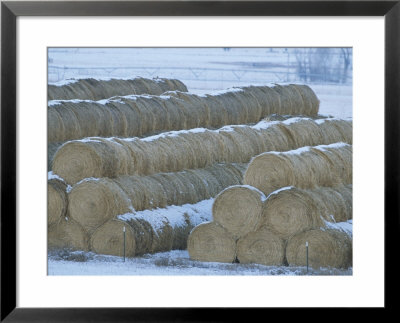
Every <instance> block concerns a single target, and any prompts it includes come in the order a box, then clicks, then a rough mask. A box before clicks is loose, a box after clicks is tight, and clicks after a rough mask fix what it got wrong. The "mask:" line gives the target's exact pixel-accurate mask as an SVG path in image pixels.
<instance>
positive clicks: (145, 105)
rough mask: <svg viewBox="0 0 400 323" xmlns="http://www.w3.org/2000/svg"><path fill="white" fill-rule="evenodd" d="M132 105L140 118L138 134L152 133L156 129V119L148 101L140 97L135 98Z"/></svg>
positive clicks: (154, 111)
mask: <svg viewBox="0 0 400 323" xmlns="http://www.w3.org/2000/svg"><path fill="white" fill-rule="evenodd" d="M133 100H134V102H133V103H130V104H135V105H136V106H137V108H138V109H139V111H140V116H141V127H140V134H141V135H144V134H150V133H153V132H154V131H155V130H156V129H157V119H156V118H157V117H156V116H155V115H154V113H156V110H155V109H154V107H153V106H151V104H149V102H148V100H146V99H145V97H142V96H136V97H135V98H134V99H133Z"/></svg>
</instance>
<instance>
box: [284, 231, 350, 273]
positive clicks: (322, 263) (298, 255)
mask: <svg viewBox="0 0 400 323" xmlns="http://www.w3.org/2000/svg"><path fill="white" fill-rule="evenodd" d="M306 242H308V263H309V266H311V267H312V268H315V269H318V268H321V267H333V268H348V267H351V266H352V237H351V235H349V234H348V233H346V232H344V231H341V230H338V229H313V230H309V231H305V232H300V233H298V234H296V235H294V236H292V237H291V238H290V239H289V240H288V242H287V246H286V258H287V261H288V263H289V265H290V266H305V265H306Z"/></svg>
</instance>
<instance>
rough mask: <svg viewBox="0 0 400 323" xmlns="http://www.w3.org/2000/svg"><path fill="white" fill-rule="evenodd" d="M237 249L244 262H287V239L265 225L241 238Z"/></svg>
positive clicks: (266, 263) (276, 263) (270, 264)
mask: <svg viewBox="0 0 400 323" xmlns="http://www.w3.org/2000/svg"><path fill="white" fill-rule="evenodd" d="M236 249H237V251H236V252H237V258H238V260H239V262H240V263H242V264H250V263H256V264H262V265H266V266H282V265H283V264H284V262H285V241H284V240H283V239H281V238H279V237H278V236H277V235H276V234H274V233H272V232H271V231H270V230H268V228H266V227H265V226H263V227H261V228H259V229H258V230H257V231H254V232H249V233H248V234H247V235H246V236H244V237H242V238H240V239H239V240H238V242H237V248H236Z"/></svg>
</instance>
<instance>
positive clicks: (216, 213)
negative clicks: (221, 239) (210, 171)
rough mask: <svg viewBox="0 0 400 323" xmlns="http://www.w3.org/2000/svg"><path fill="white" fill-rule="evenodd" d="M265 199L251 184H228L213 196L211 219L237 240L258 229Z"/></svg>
mask: <svg viewBox="0 0 400 323" xmlns="http://www.w3.org/2000/svg"><path fill="white" fill-rule="evenodd" d="M265 199H266V197H265V195H264V194H263V193H262V192H260V191H259V190H258V189H256V188H253V187H251V186H246V185H234V186H230V187H228V188H226V189H225V190H223V191H222V192H221V193H219V194H218V195H217V197H216V198H215V201H214V204H213V208H212V214H213V220H214V221H215V222H216V223H218V224H219V225H221V226H222V227H224V228H225V229H226V230H227V231H228V232H229V233H230V234H231V236H232V237H233V238H234V239H235V240H237V239H239V238H241V237H242V236H244V235H246V234H247V233H248V232H251V231H255V230H257V229H258V227H259V226H260V223H261V217H262V206H263V201H264V200H265Z"/></svg>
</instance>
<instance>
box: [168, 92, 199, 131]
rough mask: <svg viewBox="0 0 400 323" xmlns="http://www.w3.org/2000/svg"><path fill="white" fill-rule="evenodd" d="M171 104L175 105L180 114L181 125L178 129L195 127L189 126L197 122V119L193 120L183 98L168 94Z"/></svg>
mask: <svg viewBox="0 0 400 323" xmlns="http://www.w3.org/2000/svg"><path fill="white" fill-rule="evenodd" d="M170 101H171V104H173V105H175V106H176V107H177V108H179V115H180V118H181V119H180V122H179V124H180V125H181V128H180V129H189V128H195V127H191V125H193V124H197V121H193V118H192V116H191V111H190V106H189V105H188V104H187V103H186V102H185V101H184V100H183V99H180V98H178V97H176V96H170Z"/></svg>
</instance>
